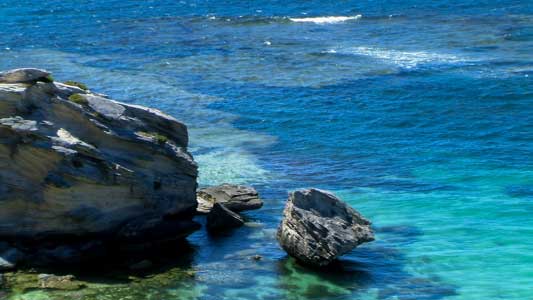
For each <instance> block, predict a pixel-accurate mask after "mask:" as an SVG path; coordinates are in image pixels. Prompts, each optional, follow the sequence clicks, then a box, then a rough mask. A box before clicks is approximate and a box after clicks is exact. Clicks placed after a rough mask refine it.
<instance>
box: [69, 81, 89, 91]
mask: <svg viewBox="0 0 533 300" xmlns="http://www.w3.org/2000/svg"><path fill="white" fill-rule="evenodd" d="M63 83H64V84H66V85H71V86H76V87H79V88H80V89H82V90H84V91H86V90H88V89H89V88H88V87H87V86H86V85H85V84H84V83H81V82H78V81H73V80H67V81H65V82H63Z"/></svg>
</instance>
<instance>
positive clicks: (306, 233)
mask: <svg viewBox="0 0 533 300" xmlns="http://www.w3.org/2000/svg"><path fill="white" fill-rule="evenodd" d="M370 224H371V223H370V221H368V220H367V219H365V218H364V217H363V216H362V215H361V214H360V213H358V212H357V211H356V210H354V209H353V208H351V207H350V206H349V205H347V204H346V203H345V202H343V201H341V200H340V199H339V198H337V197H335V196H334V195H333V194H331V193H329V192H326V191H321V190H318V189H309V190H300V191H295V192H292V193H290V195H289V199H288V201H287V204H286V206H285V210H284V211H283V220H282V222H281V225H280V226H279V228H278V232H277V239H278V241H279V243H280V245H281V247H282V248H283V249H284V250H285V251H287V253H288V254H289V255H291V256H293V257H295V258H296V259H298V260H300V261H302V262H304V263H306V264H309V265H314V266H325V265H327V264H329V263H330V262H332V261H333V260H335V259H336V258H337V257H339V256H341V255H343V254H345V253H347V252H349V251H350V250H352V249H353V248H355V247H357V246H358V245H360V244H362V243H366V242H370V241H373V240H374V234H373V232H372V229H371V228H370Z"/></svg>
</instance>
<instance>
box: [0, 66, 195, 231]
mask: <svg viewBox="0 0 533 300" xmlns="http://www.w3.org/2000/svg"><path fill="white" fill-rule="evenodd" d="M83 88H84V87H83V86H82V85H80V87H77V86H73V85H66V84H62V83H58V82H53V81H52V80H51V77H50V76H49V73H48V72H46V71H42V70H36V69H18V70H14V71H8V72H4V73H0V240H8V241H17V242H20V241H23V240H35V239H45V238H53V237H76V238H79V237H84V236H97V237H109V238H110V239H114V238H115V237H117V236H118V238H119V239H124V240H128V239H129V238H132V239H134V240H142V237H143V236H144V235H148V236H150V235H153V234H154V232H153V231H158V232H160V230H161V228H164V229H165V230H166V231H165V230H164V231H165V232H170V234H173V235H176V236H179V237H183V236H185V235H187V234H189V233H190V232H191V231H193V230H195V229H196V228H197V227H196V226H195V225H193V224H194V223H192V221H191V218H192V216H193V214H194V213H195V210H196V206H197V202H196V186H197V184H196V177H197V166H196V164H195V162H194V161H193V158H192V156H191V154H189V152H187V143H188V135H187V127H186V126H185V125H184V124H182V123H180V122H178V121H177V120H176V119H174V118H172V117H170V116H168V115H166V114H164V113H162V112H160V111H157V110H155V109H151V108H146V107H142V106H136V105H129V104H125V103H120V102H117V101H113V100H110V99H107V98H106V97H104V96H103V95H100V94H96V93H92V92H90V91H88V90H85V89H83ZM168 219H173V220H172V221H170V223H169V221H167V220H168ZM176 220H178V221H176ZM169 227H172V228H171V230H169ZM137 229H138V231H136V230H137ZM151 229H153V230H151Z"/></svg>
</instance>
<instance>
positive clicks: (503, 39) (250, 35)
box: [0, 0, 533, 300]
mask: <svg viewBox="0 0 533 300" xmlns="http://www.w3.org/2000/svg"><path fill="white" fill-rule="evenodd" d="M76 2H81V1H76ZM332 16H337V17H347V19H345V20H341V19H335V18H325V17H332ZM0 28H1V33H2V35H1V36H2V38H1V39H0V69H2V70H3V69H9V68H15V67H23V66H32V67H41V68H46V69H48V70H50V71H52V72H53V73H54V76H55V78H56V79H58V80H69V79H74V80H78V81H82V82H84V83H86V84H87V85H89V86H90V87H91V88H92V89H93V90H95V91H98V92H102V93H106V94H109V95H110V96H111V97H113V98H115V99H118V100H121V101H126V102H132V103H137V104H143V105H149V106H153V107H156V108H159V109H161V110H164V111H166V112H168V113H170V114H172V115H174V116H176V117H177V118H179V119H181V120H183V121H184V122H185V123H187V125H188V126H189V128H190V134H191V151H192V152H193V154H194V155H195V158H196V160H197V161H198V163H199V164H200V173H201V177H200V183H201V184H202V185H209V184H217V183H222V182H236V183H247V184H252V185H255V186H257V187H258V189H259V190H260V192H261V193H262V194H263V196H264V197H265V199H266V205H265V207H264V208H263V209H262V210H259V211H256V212H251V213H248V214H247V216H248V217H249V218H250V220H251V222H250V224H248V226H246V227H244V228H242V229H239V230H237V231H235V232H234V233H233V234H232V235H230V236H227V237H223V238H213V237H210V236H207V235H205V234H204V233H203V232H198V233H196V234H194V235H193V236H191V237H190V238H189V241H190V243H191V245H192V246H193V248H194V249H196V250H195V252H194V254H193V255H192V262H191V267H192V268H193V269H195V270H196V271H197V276H196V277H195V278H194V279H191V280H176V281H175V282H172V283H170V284H168V283H165V284H160V285H157V284H152V285H149V286H148V287H146V286H143V287H142V290H139V287H136V286H128V285H126V286H120V287H116V286H112V285H111V286H109V287H102V290H101V291H100V292H99V293H98V294H97V295H95V296H91V297H93V298H87V299H126V298H124V297H122V296H120V297H119V296H118V294H117V290H120V291H121V293H122V292H123V293H126V294H128V293H130V294H131V295H132V297H133V298H134V299H291V300H292V299H387V300H396V299H417V300H421V299H453V300H459V299H461V300H462V299H468V300H477V299H479V300H489V299H517V300H518V299H520V300H522V299H531V298H533V254H532V253H533V219H532V218H531V213H532V212H533V84H532V79H533V2H531V1H489V0H484V1H420V0H409V1H199V0H189V1H116V0H111V1H83V3H74V1H72V2H71V1H41V2H39V3H36V2H34V1H20V0H19V1H13V0H4V1H2V2H1V3H0ZM310 186H313V187H318V188H323V189H329V190H332V191H333V192H335V193H337V194H338V195H339V196H341V197H342V198H343V199H344V200H346V201H348V202H349V203H350V204H351V205H353V206H354V207H355V208H356V209H358V210H359V211H361V212H362V213H363V214H364V215H365V216H367V217H368V218H370V219H371V220H373V222H374V226H375V230H376V232H377V241H375V242H373V243H370V244H367V245H364V246H361V247H360V248H357V249H356V250H354V251H353V252H352V253H350V254H349V255H346V256H345V257H343V259H342V260H341V261H340V262H339V265H337V266H336V267H335V268H334V269H333V270H326V271H320V272H319V271H314V270H309V269H306V268H303V267H301V266H298V265H297V264H295V263H294V262H293V261H292V260H290V259H288V258H287V257H286V256H285V254H284V252H282V251H281V250H280V249H279V248H278V246H277V244H276V241H275V239H274V232H275V229H276V227H277V224H278V223H279V220H280V217H281V210H282V208H283V204H284V201H285V199H286V194H287V191H289V190H292V189H296V188H301V187H310ZM254 254H260V255H262V256H264V260H263V261H261V262H257V263H254V262H251V261H250V259H249V257H250V256H251V255H254ZM177 255H180V254H179V253H177ZM121 295H122V294H121ZM54 297H57V295H55V294H53V293H51V292H42V291H35V292H31V293H28V294H24V295H14V296H12V298H13V299H32V300H33V299H55V298H54Z"/></svg>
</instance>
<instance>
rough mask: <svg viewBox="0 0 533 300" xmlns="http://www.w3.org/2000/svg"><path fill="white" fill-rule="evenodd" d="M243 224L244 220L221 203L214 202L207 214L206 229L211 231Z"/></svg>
mask: <svg viewBox="0 0 533 300" xmlns="http://www.w3.org/2000/svg"><path fill="white" fill-rule="evenodd" d="M242 225H244V220H243V219H242V217H241V216H239V215H238V214H237V213H234V212H232V211H231V210H229V209H228V208H227V207H225V206H224V204H222V203H215V204H214V205H213V207H212V208H211V211H210V212H209V214H208V215H207V229H208V230H209V231H211V232H214V231H224V230H228V229H232V228H236V227H240V226H242Z"/></svg>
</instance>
